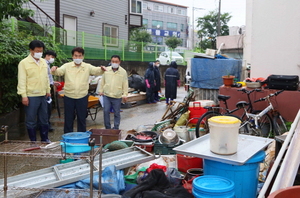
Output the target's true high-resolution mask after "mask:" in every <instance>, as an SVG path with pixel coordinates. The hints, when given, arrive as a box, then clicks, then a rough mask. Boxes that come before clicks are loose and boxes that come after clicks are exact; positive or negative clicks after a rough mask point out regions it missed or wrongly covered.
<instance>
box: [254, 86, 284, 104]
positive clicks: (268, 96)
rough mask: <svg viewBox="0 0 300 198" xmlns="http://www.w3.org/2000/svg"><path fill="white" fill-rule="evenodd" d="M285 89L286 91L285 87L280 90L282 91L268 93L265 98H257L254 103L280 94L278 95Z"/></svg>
mask: <svg viewBox="0 0 300 198" xmlns="http://www.w3.org/2000/svg"><path fill="white" fill-rule="evenodd" d="M283 91H284V89H283V90H280V91H276V92H275V93H271V94H269V95H267V96H266V97H263V98H260V99H258V100H255V101H254V103H256V102H259V101H264V100H266V99H268V98H270V97H273V96H278V95H279V94H281V93H282V92H283Z"/></svg>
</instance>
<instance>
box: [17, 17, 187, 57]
mask: <svg viewBox="0 0 300 198" xmlns="http://www.w3.org/2000/svg"><path fill="white" fill-rule="evenodd" d="M12 28H13V29H14V30H18V31H24V32H28V33H30V34H32V35H38V36H47V37H52V39H53V42H54V43H56V44H59V46H60V48H61V50H62V51H63V52H65V54H67V55H68V56H69V57H68V58H71V50H72V49H73V48H74V47H75V46H77V47H82V48H84V49H85V58H86V59H100V60H109V59H110V57H111V56H112V55H114V54H118V55H120V57H121V59H122V60H123V61H142V62H144V61H153V60H156V59H157V58H158V56H159V54H160V52H162V51H165V50H166V49H167V48H166V47H165V46H160V45H157V44H153V43H143V42H135V41H130V40H125V39H116V38H111V37H107V36H101V35H95V34H88V33H86V32H80V31H70V30H65V29H62V28H57V27H54V26H52V27H49V25H47V24H46V25H40V24H36V23H30V22H26V21H20V20H18V21H16V20H12ZM181 54H182V56H183V57H184V58H185V54H186V52H185V51H184V53H182V52H181Z"/></svg>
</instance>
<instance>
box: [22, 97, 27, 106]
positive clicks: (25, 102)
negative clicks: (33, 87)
mask: <svg viewBox="0 0 300 198" xmlns="http://www.w3.org/2000/svg"><path fill="white" fill-rule="evenodd" d="M22 104H23V105H24V106H28V105H29V100H28V97H23V98H22Z"/></svg>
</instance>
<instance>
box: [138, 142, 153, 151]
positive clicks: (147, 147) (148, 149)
mask: <svg viewBox="0 0 300 198" xmlns="http://www.w3.org/2000/svg"><path fill="white" fill-rule="evenodd" d="M135 146H138V147H140V148H142V149H144V150H145V151H148V152H152V151H153V147H154V144H151V145H148V144H135Z"/></svg>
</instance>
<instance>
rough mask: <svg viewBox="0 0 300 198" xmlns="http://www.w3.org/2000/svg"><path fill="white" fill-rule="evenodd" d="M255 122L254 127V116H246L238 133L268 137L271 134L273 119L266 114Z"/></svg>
mask: <svg viewBox="0 0 300 198" xmlns="http://www.w3.org/2000/svg"><path fill="white" fill-rule="evenodd" d="M258 113H259V112H256V113H255V114H258ZM257 124H258V126H257V127H255V121H254V118H252V117H250V118H247V119H246V120H244V121H243V122H242V124H241V128H240V133H242V134H246V135H254V136H261V137H270V136H272V135H273V121H272V119H271V117H270V116H269V115H268V114H265V115H263V116H262V117H261V118H260V119H259V120H258V121H257Z"/></svg>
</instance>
